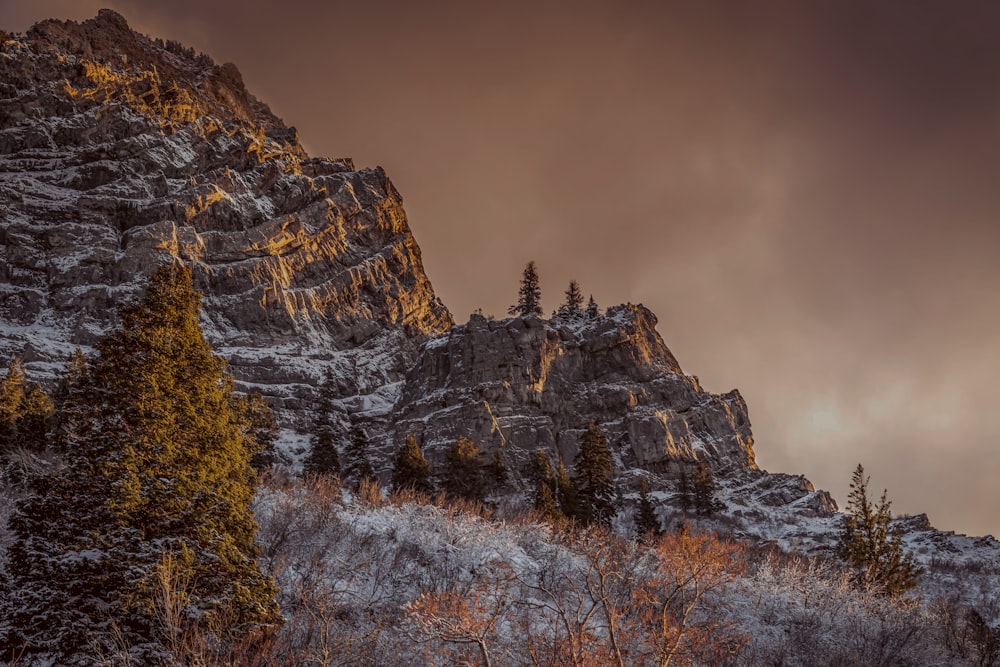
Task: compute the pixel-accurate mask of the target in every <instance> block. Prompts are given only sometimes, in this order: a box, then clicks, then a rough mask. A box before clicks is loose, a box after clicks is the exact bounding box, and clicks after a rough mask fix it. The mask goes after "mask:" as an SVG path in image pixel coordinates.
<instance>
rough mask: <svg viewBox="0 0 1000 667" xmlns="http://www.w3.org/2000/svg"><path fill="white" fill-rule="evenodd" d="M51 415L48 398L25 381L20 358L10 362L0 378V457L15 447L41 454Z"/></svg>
mask: <svg viewBox="0 0 1000 667" xmlns="http://www.w3.org/2000/svg"><path fill="white" fill-rule="evenodd" d="M53 412H54V408H53V406H52V401H51V400H49V397H48V395H47V394H46V393H45V392H44V391H42V388H41V387H40V386H39V385H38V384H37V383H35V382H29V381H28V379H27V376H26V375H25V372H24V361H23V360H22V359H21V357H15V358H14V359H12V360H11V362H10V364H8V366H7V373H6V374H5V375H4V377H3V378H2V379H0V455H5V454H9V453H11V452H12V451H14V450H15V449H18V448H25V449H27V450H29V451H31V452H36V453H37V452H41V451H43V450H44V449H45V447H46V445H47V444H48V434H49V430H50V425H51V421H52V418H53Z"/></svg>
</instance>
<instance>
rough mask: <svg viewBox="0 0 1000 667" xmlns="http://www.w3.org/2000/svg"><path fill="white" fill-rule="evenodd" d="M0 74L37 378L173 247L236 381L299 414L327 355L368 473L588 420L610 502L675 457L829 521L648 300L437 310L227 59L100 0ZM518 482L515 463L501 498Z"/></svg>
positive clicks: (290, 419) (395, 232) (96, 328)
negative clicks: (412, 442) (407, 448)
mask: <svg viewBox="0 0 1000 667" xmlns="http://www.w3.org/2000/svg"><path fill="white" fill-rule="evenodd" d="M0 74H2V77H0V80H2V81H3V82H4V83H3V84H2V85H0V112H2V114H0V118H2V119H3V120H2V121H0V214H2V216H3V219H4V225H3V229H2V237H0V244H2V247H3V255H2V259H0V315H2V317H3V320H4V323H5V327H4V330H3V331H2V332H0V353H3V354H4V355H6V356H8V357H10V356H13V355H15V354H21V355H22V356H24V358H25V361H26V362H27V365H28V369H29V371H30V372H31V373H32V376H33V377H36V378H39V379H42V380H45V379H49V380H51V379H52V378H54V377H56V376H57V375H58V373H59V372H60V369H61V366H62V361H63V359H65V357H66V356H67V355H68V354H69V353H70V352H71V351H72V349H73V348H74V347H76V346H81V347H84V348H87V347H88V346H89V345H90V344H91V343H92V342H93V341H94V340H96V338H97V337H98V336H100V335H101V334H102V333H103V332H104V331H106V330H107V328H108V327H109V326H111V324H112V323H113V322H114V317H115V306H116V304H117V303H119V302H121V301H122V300H123V299H128V298H132V297H134V296H135V295H137V294H138V293H139V291H140V290H141V289H142V285H143V281H144V279H145V277H147V276H148V275H149V274H150V273H151V272H152V270H153V269H155V267H156V266H157V265H158V264H160V263H163V262H167V261H174V260H175V259H179V260H182V261H185V262H187V263H190V264H191V265H192V266H193V267H194V269H195V279H196V283H197V285H198V288H199V289H200V290H201V291H202V292H203V295H204V309H203V316H202V323H203V326H204V328H205V330H206V334H207V336H208V338H209V339H210V341H211V342H212V344H213V346H214V347H215V349H216V351H217V352H218V353H219V354H220V355H222V356H224V357H226V358H227V359H229V361H230V368H231V370H232V372H233V374H234V376H235V378H236V380H237V381H238V383H239V386H241V387H242V388H244V389H260V390H262V391H263V393H264V394H265V395H266V396H267V397H268V399H269V400H270V401H271V403H272V404H273V405H274V406H275V408H276V410H277V412H278V415H279V417H280V418H281V420H282V425H283V426H284V427H285V428H286V429H287V430H288V431H294V430H296V429H298V430H301V429H302V428H303V427H305V425H306V424H307V423H308V421H309V412H310V410H312V409H313V407H314V405H315V401H316V391H317V387H318V386H319V384H320V382H321V378H322V375H323V373H324V371H326V370H329V371H331V372H332V374H333V376H334V377H335V378H336V380H335V382H336V386H335V387H334V389H333V393H334V399H335V400H334V407H335V410H336V414H335V415H334V421H336V422H337V423H338V425H339V426H340V428H341V429H342V430H343V431H345V432H346V430H347V429H349V428H350V427H352V426H360V427H362V428H364V429H365V430H366V431H367V433H368V435H369V437H370V439H371V441H372V448H373V452H376V453H378V454H379V457H380V463H381V466H382V476H383V478H384V477H386V472H387V466H388V462H389V460H390V455H391V452H392V451H393V448H394V447H396V446H398V443H399V442H400V440H401V437H402V436H404V435H405V434H406V433H409V432H416V433H417V434H419V435H420V436H421V438H422V439H423V440H424V443H425V446H427V448H428V454H429V456H430V457H431V458H432V460H433V459H435V458H437V459H440V457H441V456H442V452H443V448H444V446H445V444H446V443H447V442H448V441H449V440H450V439H452V438H454V437H457V436H459V435H468V436H472V437H475V438H477V441H478V442H479V443H480V445H481V447H482V448H483V449H484V451H487V452H490V453H494V452H498V451H501V452H510V457H511V462H512V463H515V464H517V466H521V465H523V464H524V463H525V458H526V456H527V455H528V454H530V452H532V451H533V450H534V449H535V448H537V447H542V448H544V449H545V450H546V451H547V452H549V453H550V455H551V456H553V457H554V458H556V459H563V460H565V461H567V462H568V463H571V462H572V459H573V455H574V453H575V451H576V447H577V444H578V440H579V434H580V432H581V430H582V429H583V428H584V427H585V426H586V423H588V422H589V421H596V422H597V423H598V424H599V425H600V426H601V427H602V428H604V429H605V430H606V431H608V433H609V436H610V438H611V440H612V446H613V448H614V449H615V454H616V456H617V459H616V460H617V462H618V464H619V466H620V468H619V470H618V472H619V482H620V491H621V493H622V495H623V498H625V500H626V504H628V503H629V502H633V501H634V500H635V498H634V494H635V491H636V490H637V489H638V486H639V483H640V482H643V481H644V482H647V483H650V486H651V488H652V491H653V493H654V496H655V497H656V498H657V499H659V500H660V501H661V502H662V503H664V507H666V508H669V507H670V505H671V503H673V502H674V500H675V496H676V485H677V478H678V475H679V474H680V472H681V471H682V470H684V469H685V467H686V466H688V465H690V464H694V463H697V462H700V461H704V462H707V463H708V464H709V465H710V466H711V467H712V468H713V470H714V471H715V473H716V474H717V476H718V478H719V483H720V491H719V495H720V497H721V498H722V500H723V502H724V503H725V504H726V505H727V510H726V516H728V517H732V516H743V517H750V518H748V519H746V520H745V521H744V524H745V525H740V524H738V525H737V526H736V528H735V532H740V531H743V532H744V533H746V535H748V536H749V537H755V538H757V539H765V540H774V541H777V542H778V543H781V544H785V545H787V546H792V544H793V543H794V542H795V541H796V540H798V541H799V543H802V542H803V541H805V542H808V541H809V539H812V538H809V539H807V538H806V537H804V535H805V533H803V532H802V531H799V532H800V533H801V534H796V533H795V530H793V529H790V530H789V531H785V532H782V531H780V530H778V531H769V530H764V529H761V530H757V532H756V533H754V532H752V531H750V529H749V528H748V527H752V524H753V521H754V520H755V519H753V516H754V515H753V513H754V512H760V511H763V513H764V514H765V515H767V516H768V517H771V518H772V519H773V518H774V517H775V516H777V514H776V513H778V512H780V513H784V514H783V515H782V516H785V517H786V518H787V519H788V521H789V525H791V524H793V523H794V522H795V521H798V520H799V519H802V520H805V519H809V520H812V519H816V520H821V521H823V522H825V523H824V524H823V527H822V529H821V530H819V529H818V532H817V533H816V534H817V535H821V536H822V539H816V540H814V542H815V544H814V545H813V546H812V547H809V548H810V549H813V550H814V551H815V550H818V551H822V550H824V549H827V550H828V549H829V544H830V535H831V534H832V533H831V530H832V528H831V527H832V526H834V522H835V514H834V512H835V510H836V504H835V503H834V501H833V499H832V498H831V497H830V496H829V494H827V493H825V492H823V491H817V490H816V489H814V488H813V487H812V484H811V483H809V482H808V480H806V479H805V478H803V477H800V476H795V475H781V474H771V473H766V472H764V471H761V470H759V469H758V468H757V465H756V459H755V455H754V451H753V438H752V433H751V430H750V420H749V416H748V412H747V407H746V404H745V402H744V401H743V399H742V397H741V396H740V394H739V392H738V391H736V390H734V391H733V392H730V393H728V394H722V395H714V394H710V393H708V392H705V391H704V390H702V388H701V387H700V384H699V382H698V380H697V378H695V377H694V376H689V375H686V374H684V372H683V371H682V370H681V367H680V364H679V363H678V362H677V360H676V359H675V358H674V357H673V355H672V353H670V351H669V349H668V348H667V347H666V345H665V344H664V343H663V341H662V339H661V338H660V337H659V334H658V333H656V329H655V327H656V324H657V322H656V318H655V316H654V315H653V314H652V313H650V312H649V311H648V310H646V309H644V308H642V307H641V306H632V305H626V306H616V307H612V308H609V309H608V310H607V311H606V312H605V313H604V314H600V315H598V317H596V318H594V319H586V318H585V317H584V316H581V317H580V318H579V319H576V320H573V319H572V318H571V319H569V320H560V318H558V317H556V318H553V319H551V320H543V319H539V318H532V317H525V318H507V319H503V320H490V319H487V318H483V317H481V316H473V317H472V318H471V319H470V320H469V321H468V322H467V323H465V324H460V325H455V324H454V321H453V318H452V316H451V313H450V312H449V311H448V310H447V308H446V307H445V306H444V304H442V303H441V302H440V300H439V299H438V298H437V296H436V295H435V294H434V291H433V287H432V286H431V284H430V281H429V279H428V278H427V276H426V274H425V273H424V270H423V265H422V261H421V256H420V249H419V246H418V245H417V243H416V240H415V239H414V237H413V235H412V233H411V231H410V228H409V224H408V221H407V219H406V214H405V211H404V210H403V206H402V203H403V202H402V196H401V195H400V194H399V192H398V191H397V190H396V188H395V186H394V185H393V184H392V182H391V180H390V179H389V178H388V176H387V175H386V174H385V172H384V170H382V169H381V168H375V169H360V170H359V169H357V168H356V167H355V165H354V163H353V161H352V160H350V159H348V158H337V159H323V158H312V157H309V156H308V155H307V154H306V153H305V151H304V150H303V149H302V148H301V145H300V144H299V141H298V136H297V133H296V132H295V130H294V128H291V127H288V126H286V125H285V124H284V122H283V121H281V120H280V119H279V118H277V117H276V116H274V114H273V113H272V112H271V111H270V109H269V108H268V107H267V106H266V104H264V103H263V102H260V101H259V100H257V99H256V98H255V97H253V96H252V95H251V94H250V93H249V92H248V91H246V88H245V86H244V85H243V81H242V76H241V75H240V74H239V70H238V69H237V68H236V67H235V66H233V65H222V66H219V65H216V64H215V63H214V62H212V61H211V59H210V58H207V57H206V56H199V55H197V54H195V53H194V52H193V51H191V50H189V49H185V48H184V47H182V46H180V45H178V44H176V43H172V42H162V43H161V42H159V41H157V40H152V39H150V38H147V37H144V36H141V35H138V34H137V33H134V32H133V31H131V29H129V27H128V24H127V22H125V20H124V18H122V17H121V16H120V15H119V14H117V13H115V12H113V11H110V10H102V11H101V12H100V13H99V14H98V16H97V17H96V18H95V19H91V20H89V21H84V22H83V23H75V22H71V21H70V22H60V21H54V20H50V21H43V22H42V23H39V24H37V25H36V26H34V27H32V28H31V29H29V30H28V31H27V32H26V33H25V34H24V35H20V36H18V35H13V36H8V39H7V40H6V41H5V42H4V44H3V45H2V58H0ZM497 350H505V351H506V352H504V353H503V354H498V353H497ZM598 377H600V378H602V379H603V381H600V382H599V381H597V379H596V378H598ZM434 401H438V404H434V403H433V402H434ZM519 474H520V473H519ZM525 488H526V481H525V480H524V479H523V478H521V479H518V480H516V481H515V483H514V485H513V487H512V488H511V489H510V493H508V494H507V495H508V496H510V497H511V498H514V497H523V493H524V491H525ZM761 507H763V508H765V509H764V510H761V509H760V508H761ZM772 510H773V511H772ZM738 513H742V514H738ZM918 523H919V522H918ZM914 530H917V528H914ZM806 532H808V531H806ZM918 532H919V531H918ZM994 544H995V543H994Z"/></svg>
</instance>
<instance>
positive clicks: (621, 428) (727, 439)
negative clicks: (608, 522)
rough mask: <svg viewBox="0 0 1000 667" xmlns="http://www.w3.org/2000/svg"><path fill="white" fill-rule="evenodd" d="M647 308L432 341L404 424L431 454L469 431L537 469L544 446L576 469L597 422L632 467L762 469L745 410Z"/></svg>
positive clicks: (521, 323) (414, 377)
mask: <svg viewBox="0 0 1000 667" xmlns="http://www.w3.org/2000/svg"><path fill="white" fill-rule="evenodd" d="M655 325H656V317H655V316H654V315H653V314H652V313H651V312H650V311H648V310H647V309H645V308H643V307H642V306H632V305H628V306H616V307H613V308H610V309H609V310H608V311H607V313H606V314H604V315H597V316H590V317H588V316H587V315H585V314H584V313H579V314H578V315H577V316H574V317H567V318H554V319H553V320H550V321H549V320H541V319H538V318H535V317H518V318H511V319H506V320H497V321H494V320H487V319H485V318H483V317H481V316H473V317H472V319H471V320H470V321H469V322H468V323H467V324H464V325H461V326H455V327H453V328H452V329H451V330H450V331H449V332H448V333H447V334H444V335H442V336H439V337H436V338H434V339H432V340H430V341H429V342H428V343H427V344H426V345H425V346H424V349H423V352H422V354H421V356H420V358H419V359H418V361H417V364H416V365H415V366H414V368H413V370H412V371H411V372H410V374H409V375H408V377H407V382H406V384H405V385H404V388H403V391H402V396H401V400H400V403H399V405H398V406H397V409H396V411H395V413H394V422H395V424H396V428H397V429H398V430H399V431H410V432H413V433H415V434H417V435H419V436H421V437H422V438H423V439H424V441H425V443H426V445H427V446H428V448H429V449H431V450H432V451H433V449H434V448H435V446H437V445H442V446H443V445H446V444H447V443H448V442H449V441H451V440H454V438H455V437H457V436H459V435H465V436H471V437H473V438H475V439H476V441H477V442H478V443H480V446H481V447H484V448H485V449H488V450H494V449H501V450H503V451H504V452H505V455H506V456H507V457H508V458H510V459H511V460H512V461H515V462H517V463H520V464H526V463H527V461H528V460H529V459H530V457H531V455H532V454H533V453H534V451H535V449H537V448H538V447H545V448H548V449H551V450H552V452H553V454H555V455H558V456H559V457H561V458H562V459H564V460H565V461H567V462H571V461H572V460H573V458H574V457H575V455H576V452H577V448H578V446H579V441H580V436H581V435H582V434H583V431H584V430H585V429H586V428H587V425H588V424H589V423H590V422H595V423H596V424H598V425H599V426H601V428H602V429H603V430H604V431H605V433H607V435H608V437H609V440H610V441H611V443H612V446H613V448H614V450H615V452H616V454H617V456H618V457H619V459H620V464H621V466H622V467H623V468H632V467H640V468H644V469H646V470H650V471H657V472H662V473H676V472H677V471H678V470H679V469H680V468H681V467H683V466H685V465H690V464H692V463H696V462H699V461H705V462H707V463H710V464H711V465H712V467H713V468H715V469H718V470H720V471H721V470H725V469H727V468H739V469H750V470H753V469H756V467H757V466H756V463H755V462H754V454H753V449H752V441H753V438H752V436H751V434H750V421H749V418H748V417H747V411H746V404H745V403H744V402H743V399H742V398H741V397H740V395H739V392H736V391H733V392H731V393H729V394H725V395H722V396H717V395H713V394H709V393H707V392H705V391H703V390H702V389H701V387H699V385H698V380H697V378H695V377H693V376H689V375H685V374H684V373H683V372H682V371H681V368H680V365H679V364H678V363H677V360H676V359H675V358H674V356H673V355H672V354H671V353H670V350H669V349H667V347H666V345H664V343H663V340H662V339H661V338H660V336H659V334H657V332H656V329H655Z"/></svg>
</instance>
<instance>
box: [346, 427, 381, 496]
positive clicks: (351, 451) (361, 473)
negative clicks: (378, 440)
mask: <svg viewBox="0 0 1000 667" xmlns="http://www.w3.org/2000/svg"><path fill="white" fill-rule="evenodd" d="M366 479H367V480H373V479H375V470H374V468H373V467H372V462H371V459H370V458H369V457H368V437H367V436H366V435H365V432H364V430H363V429H362V428H361V427H360V426H354V427H352V428H351V439H350V440H349V441H348V443H347V447H346V448H345V449H344V480H345V481H347V482H350V483H351V484H353V485H354V488H358V487H359V486H360V485H361V482H362V481H364V480H366Z"/></svg>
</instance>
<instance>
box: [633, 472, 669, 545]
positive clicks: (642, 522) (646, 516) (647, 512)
mask: <svg viewBox="0 0 1000 667" xmlns="http://www.w3.org/2000/svg"><path fill="white" fill-rule="evenodd" d="M635 532H636V533H637V534H638V536H639V537H640V538H645V537H647V536H652V537H654V538H655V537H659V536H660V535H662V534H663V527H662V526H661V525H660V519H659V518H658V517H657V516H656V508H655V507H653V503H652V501H650V499H649V484H648V483H646V480H643V481H642V486H641V487H639V506H638V507H637V508H636V514H635Z"/></svg>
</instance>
